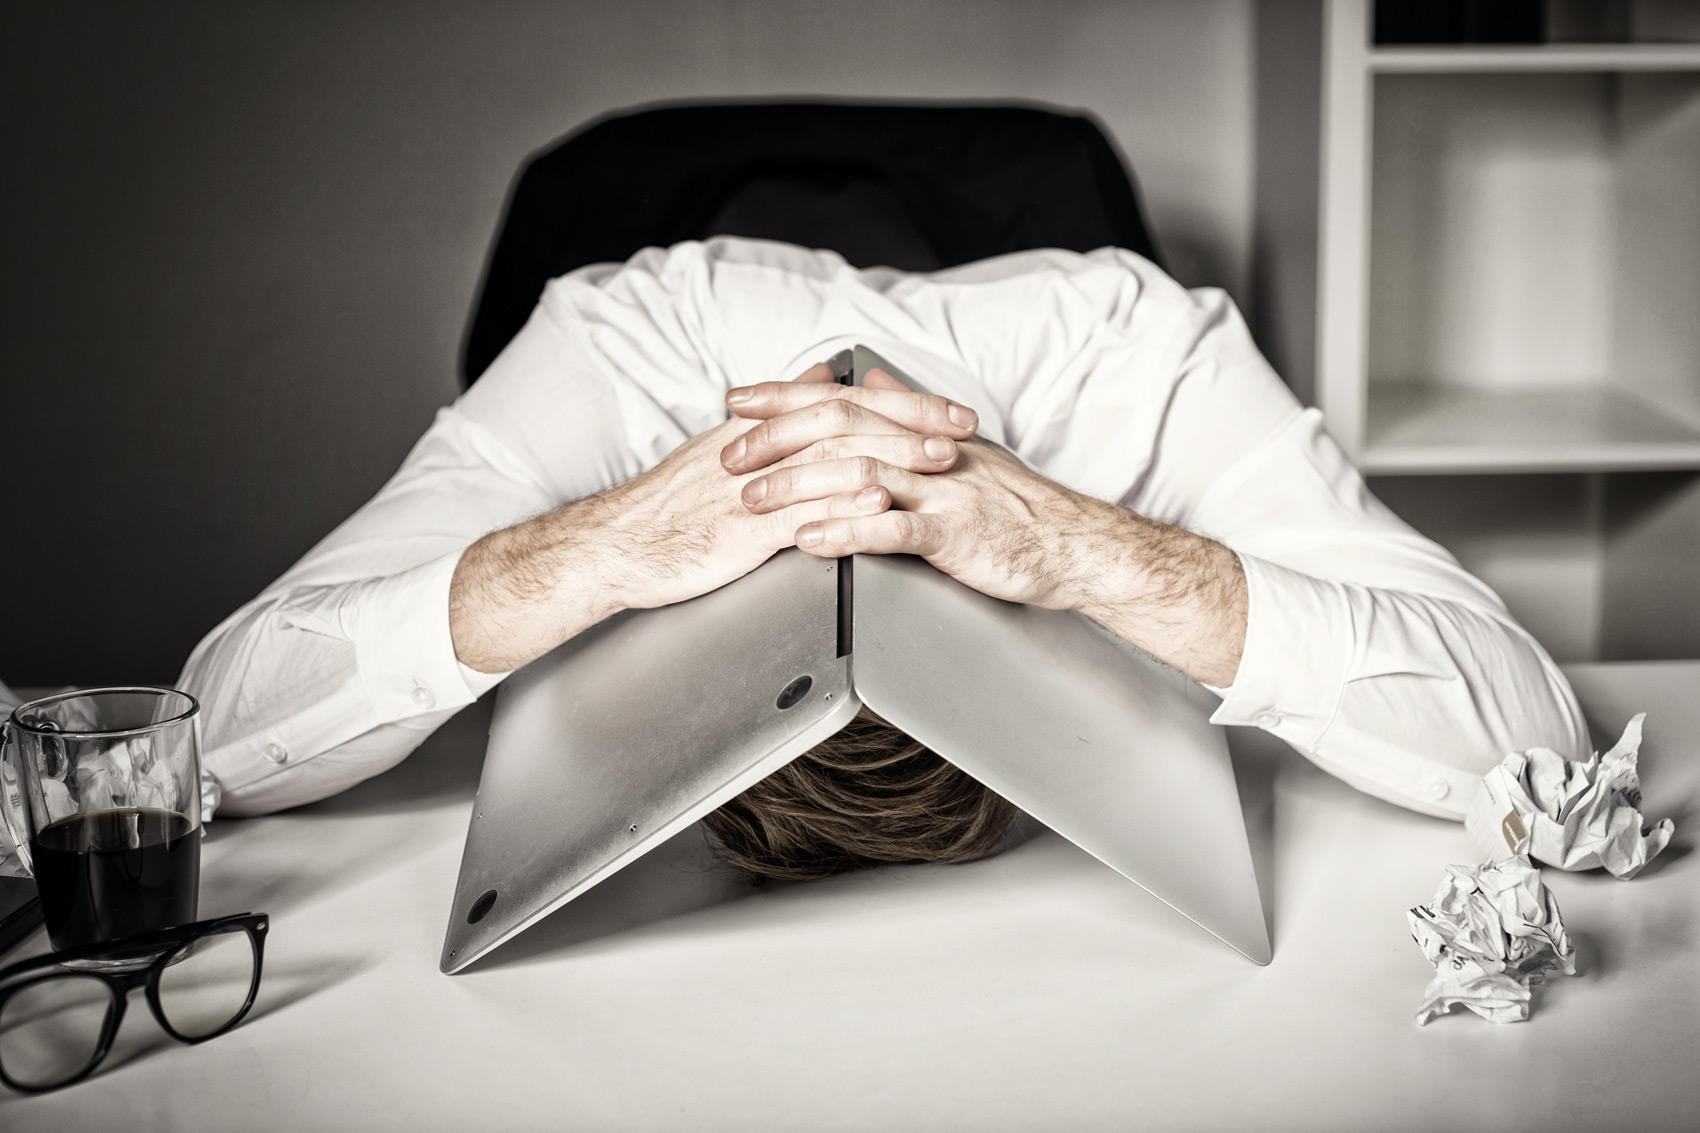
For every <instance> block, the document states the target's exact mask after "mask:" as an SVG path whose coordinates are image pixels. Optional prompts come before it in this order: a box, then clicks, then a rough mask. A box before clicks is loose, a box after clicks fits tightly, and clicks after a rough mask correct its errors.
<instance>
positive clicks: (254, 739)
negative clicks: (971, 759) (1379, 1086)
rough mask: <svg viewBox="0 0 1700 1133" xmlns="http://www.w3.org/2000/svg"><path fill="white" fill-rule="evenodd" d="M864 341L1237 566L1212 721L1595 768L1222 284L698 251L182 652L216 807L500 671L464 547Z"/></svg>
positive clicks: (1356, 745) (447, 434)
mask: <svg viewBox="0 0 1700 1133" xmlns="http://www.w3.org/2000/svg"><path fill="white" fill-rule="evenodd" d="M857 342H861V343H865V344H867V345H868V346H870V347H872V348H873V349H875V350H876V351H878V352H879V353H881V354H882V355H884V356H885V357H887V358H889V359H890V360H891V361H892V363H893V364H895V365H896V366H898V367H899V368H901V369H902V370H904V371H906V372H907V373H909V374H911V375H913V376H914V377H915V378H916V379H917V380H918V381H920V382H922V383H923V384H925V385H926V386H927V387H928V388H929V389H931V390H932V391H933V392H936V393H940V394H944V395H945V396H947V397H950V398H952V399H954V400H956V401H959V402H962V403H964V404H967V405H971V406H973V407H974V408H975V409H976V410H977V411H978V412H979V414H980V422H981V425H980V432H981V435H983V436H985V437H988V438H989V439H992V440H995V441H998V442H1000V443H1002V444H1004V445H1006V446H1007V447H1009V448H1010V449H1011V450H1013V451H1014V452H1015V453H1016V454H1017V455H1019V456H1020V457H1021V458H1022V459H1023V460H1024V461H1026V462H1027V463H1028V464H1029V465H1030V466H1031V467H1033V468H1034V469H1036V470H1037V471H1039V472H1040V473H1042V474H1044V475H1046V476H1048V477H1050V478H1052V479H1053V480H1056V481H1058V482H1060V483H1062V484H1065V485H1067V486H1069V487H1071V488H1074V489H1075V490H1077V491H1080V492H1084V493H1087V494H1089V495H1092V496H1096V497H1098V498H1100V499H1105V500H1114V501H1119V502H1120V503H1121V504H1123V505H1124V506H1126V507H1128V508H1131V509H1133V510H1134V511H1136V512H1139V513H1140V514H1142V515H1146V516H1149V517H1151V518H1153V519H1157V520H1161V521H1163V522H1166V523H1172V524H1177V525H1179V526H1181V527H1185V528H1187V529H1189V530H1192V531H1196V532H1199V533H1200V534H1203V535H1207V536H1209V537H1211V538H1213V539H1216V540H1218V541H1220V542H1221V543H1223V544H1224V545H1226V546H1227V547H1229V548H1231V549H1232V550H1233V551H1234V552H1235V553H1236V554H1237V555H1238V556H1239V558H1240V561H1241V563H1242V564H1243V565H1244V568H1245V576H1246V584H1247V587H1248V589H1249V593H1250V608H1249V615H1248V618H1249V621H1248V625H1247V630H1246V640H1245V652H1244V656H1243V657H1242V659H1241V661H1240V666H1239V671H1238V673H1237V675H1236V677H1235V679H1234V683H1233V685H1232V687H1230V688H1225V689H1217V690H1215V691H1216V692H1217V693H1218V694H1219V695H1220V696H1221V698H1222V703H1221V706H1220V707H1219V708H1218V709H1217V710H1216V712H1215V714H1214V716H1213V717H1212V719H1213V720H1214V721H1215V722H1216V723H1219V724H1249V725H1255V726H1257V727H1259V728H1262V729H1265V730H1266V731H1269V732H1272V733H1274V734H1275V735H1277V736H1280V737H1281V738H1282V739H1283V740H1285V741H1287V742H1288V743H1289V744H1291V745H1292V746H1293V747H1295V748H1297V749H1298V750H1299V751H1301V752H1303V753H1304V754H1305V755H1306V756H1308V757H1309V758H1310V759H1312V760H1314V761H1315V762H1316V763H1317V764H1318V765H1319V766H1321V767H1322V768H1324V769H1325V770H1327V771H1329V772H1330V773H1332V774H1334V775H1337V776H1339V777H1340V778H1342V779H1344V780H1346V781H1347V782H1349V783H1351V784H1352V785H1354V786H1356V787H1358V788H1360V789H1362V790H1364V791H1367V792H1369V793H1371V794H1374V795H1377V796H1380V797H1381V798H1384V799H1388V800H1390V801H1392V802H1395V803H1398V804H1399V805H1402V806H1406V807H1409V808H1411V809H1413V810H1418V811H1422V812H1424V813H1428V814H1434V815H1440V816H1445V817H1450V818H1461V817H1462V816H1463V814H1464V811H1465V810H1466V809H1467V807H1468V806H1469V803H1470V800H1471V798H1472V797H1473V795H1474V794H1475V791H1476V787H1477V785H1478V783H1479V782H1480V777H1481V775H1482V773H1483V772H1485V771H1486V770H1487V769H1488V768H1489V767H1491V766H1493V765H1494V764H1495V763H1497V762H1498V761H1499V759H1500V758H1502V756H1503V755H1504V754H1505V753H1506V752H1508V751H1511V750H1514V749H1523V748H1527V747H1532V746H1536V745H1544V746H1547V747H1551V748H1554V749H1556V750H1558V751H1560V752H1562V753H1565V754H1567V755H1571V756H1573V757H1580V756H1582V755H1584V754H1586V752H1587V750H1588V735H1587V729H1586V726H1585V725H1584V723H1583V719H1582V716H1581V712H1580V710H1579V709H1578V708H1577V705H1576V702H1575V699H1574V697H1573V696H1572V694H1571V692H1570V689H1569V686H1568V685H1567V684H1566V682H1565V680H1564V678H1563V677H1562V676H1561V675H1560V674H1559V672H1558V670H1557V668H1556V667H1555V666H1554V665H1553V663H1552V661H1551V660H1550V659H1549V658H1548V657H1547V655H1546V653H1545V651H1544V650H1542V648H1541V647H1540V646H1539V645H1538V644H1536V642H1535V641H1534V640H1533V639H1532V638H1531V637H1530V636H1529V635H1528V634H1527V633H1526V632H1525V631H1524V630H1523V629H1522V628H1521V627H1519V626H1518V625H1517V624H1516V623H1515V622H1514V621H1512V619H1511V617H1510V615H1509V614H1507V612H1506V610H1505V607H1504V605H1503V604H1502V603H1501V602H1500V600H1499V599H1498V597H1496V596H1495V595H1494V594H1493V592H1492V591H1490V590H1489V589H1488V588H1487V587H1486V586H1484V585H1483V584H1482V583H1481V582H1479V581H1477V580H1476V579H1475V578H1473V577H1471V576H1470V575H1469V574H1467V573H1465V571H1464V570H1463V569H1462V568H1461V567H1459V565H1458V564H1457V562H1456V561H1455V560H1454V559H1453V558H1452V557H1451V556H1450V555H1449V554H1447V553H1446V552H1445V551H1444V550H1442V549H1441V548H1440V547H1439V546H1437V545H1436V544H1434V543H1433V542H1431V541H1429V540H1428V539H1425V538H1423V537H1422V536H1421V535H1418V534H1417V533H1416V532H1415V531H1413V530H1412V529H1411V528H1410V527H1408V526H1407V525H1406V524H1405V523H1403V522H1402V521H1401V520H1399V519H1398V518H1397V517H1396V516H1394V515H1393V513H1392V512H1390V511H1388V510H1387V508H1386V507H1384V506H1383V505H1382V504H1381V503H1380V502H1379V501H1378V500H1376V499H1375V498H1374V497H1373V496H1371V495H1370V493H1369V491H1368V490H1367V488H1366V487H1365V485H1364V482H1363V479H1362V478H1361V477H1360V476H1359V475H1358V473H1357V471H1356V470H1355V469H1354V468H1353V467H1352V466H1351V465H1350V464H1349V463H1348V462H1347V460H1346V458H1345V456H1344V455H1343V454H1342V453H1341V451H1340V449H1339V448H1338V447H1337V446H1336V445H1335V443H1334V442H1333V440H1332V439H1330V438H1329V436H1328V435H1327V433H1326V432H1324V431H1323V423H1322V417H1321V415H1320V414H1319V413H1318V412H1317V411H1316V410H1313V409H1303V408H1301V407H1300V405H1299V403H1298V402H1297V401H1296V400H1295V399H1294V397H1293V396H1292V394H1291V393H1290V392H1289V391H1288V390H1287V388H1286V386H1284V385H1283V384H1282V383H1281V381H1280V379H1279V378H1277V377H1276V375H1275V373H1274V372H1273V371H1272V370H1271V369H1270V368H1269V366H1268V364H1267V363H1266V362H1265V361H1264V360H1263V358H1262V357H1261V356H1260V355H1259V354H1258V352H1257V349H1256V347H1255V346H1254V345H1253V344H1252V341H1251V336H1250V335H1249V333H1248V332H1247V330H1246V327H1245V324H1244V322H1243V321H1242V320H1241V318H1240V316H1239V314H1238V312H1237V311H1236V310H1235V309H1234V307H1233V305H1232V303H1231V302H1230V301H1229V300H1228V299H1227V297H1226V296H1225V295H1224V294H1222V293H1221V292H1220V291H1216V290H1211V289H1199V290H1194V291H1188V290H1186V289H1184V288H1182V287H1181V286H1179V285H1178V284H1176V283H1175V282H1174V281H1173V280H1171V279H1169V278H1168V277H1167V276H1166V275H1164V274H1163V273H1162V272H1161V271H1160V270H1158V269H1157V268H1156V267H1155V266H1154V265H1152V264H1151V263H1149V262H1147V261H1146V260H1143V259H1141V258H1140V257H1138V256H1136V255H1134V254H1132V253H1130V252H1124V251H1119V250H1114V249H1103V250H1100V251H1097V252H1094V253H1092V254H1090V255H1076V254H1073V253H1065V252H1053V251H1047V252H1033V253H1022V254H1018V255H1011V256H1005V257H1002V258H999V259H996V260H990V261H986V262H983V263H978V264H973V265H970V266H967V267H963V268H956V269H952V270H949V271H942V272H935V273H932V274H930V275H911V274H907V273H903V272H898V271H893V270H888V269H875V270H870V271H858V270H856V269H853V268H851V267H849V266H847V265H846V264H845V263H844V261H843V260H842V259H840V258H839V257H838V256H836V255H834V254H832V253H830V252H808V251H804V250H802V249H798V248H793V247H789V246H786V245H781V244H774V243H768V242H763V241H751V240H734V239H716V240H712V241H709V242H708V243H706V244H699V243H687V244H681V245H679V246H677V247H675V248H672V249H668V250H660V249H649V250H646V251H644V252H643V253H641V254H639V255H638V256H636V257H635V258H633V259H632V260H631V261H630V262H629V263H626V264H608V265H597V266H593V267H589V268H585V269H583V270H580V271H577V272H574V273H572V274H571V275H568V276H564V277H562V278H560V279H557V280H554V281H553V282H551V283H550V284H549V286H548V288H547V290H546V291H545V292H544V295H543V299H542V301H541V303H540V304H539V305H538V307H537V309H536V311H535V312H534V313H533V315H532V317H531V320H530V321H529V322H528V323H527V324H526V326H525V328H524V329H523V330H522V331H521V332H520V334H519V335H518V336H517V337H516V338H515V339H514V341H513V342H512V343H511V344H510V345H509V346H508V348H507V349H506V350H505V351H504V352H503V354H502V355H501V357H500V358H498V359H497V360H496V362H495V363H494V364H493V365H492V366H491V368H490V370H489V371H488V372H487V373H485V374H484V376H483V377H482V378H480V379H479V381H478V382H477V384H476V385H474V386H473V387H472V388H471V389H470V390H469V391H468V392H467V393H466V394H464V395H463V396H462V397H461V398H460V399H459V400H458V401H457V402H456V403H455V404H454V405H452V406H450V407H449V408H446V409H443V410H441V411H440V412H439V413H438V414H437V419H436V421H435V423H434V424H433V425H432V426H431V428H430V429H429V430H428V431H427V432H426V434H425V436H424V437H423V438H422V439H421V440H420V441H419V443H418V444H417V445H416V446H415V447H414V449H413V451H412V453H410V454H409V455H408V458H407V460H406V462H405V463H403V465H402V467H401V469H400V471H398V472H397V473H396V475H395V476H394V478H393V479H391V480H390V482H389V483H388V484H386V485H385V486H384V487H383V489H382V490H381V491H379V493H378V494H377V496H375V497H374V498H373V499H372V500H371V502H370V503H368V504H366V505H365V506H364V507H362V508H361V509H360V510H359V511H357V512H356V513H355V514H354V515H353V516H352V517H350V518H349V519H348V520H347V521H346V522H344V523H343V524H342V525H341V526H340V527H338V528H337V529H336V530H335V531H333V532H331V534H330V535H329V536H327V537H326V538H325V540H324V541H323V542H322V543H320V544H319V545H318V546H317V547H315V548H313V549H312V550H311V551H309V552H308V553H307V555H306V556H305V557H304V558H303V559H302V560H301V561H300V562H299V563H297V564H296V565H295V566H294V567H292V568H291V569H290V570H289V571H288V572H287V573H286V574H285V575H284V576H283V577H282V578H280V579H278V580H277V581H276V582H275V583H273V584H272V585H271V586H269V587H267V588H266V590H265V591H264V592H263V593H261V594H260V596H259V597H257V598H255V599H254V600H253V601H252V602H250V603H248V604H247V605H245V606H243V607H242V608H241V609H240V610H237V611H236V613H234V614H232V615H231V616H230V617H229V618H228V619H226V620H225V622H224V623H223V624H221V625H220V626H218V628H217V629H215V630H214V631H213V632H212V633H211V634H209V635H208V636H207V638H206V639H205V640H204V641H202V642H201V644H200V645H199V646H198V647H197V648H196V650H195V652H194V654H193V655H192V656H191V657H190V658H189V662H188V665H187V667H186V668H185V670H184V672H183V675H182V679H181V684H182V687H183V688H185V689H187V690H188V691H190V692H192V693H194V694H195V695H196V696H198V697H200V699H201V703H202V705H203V706H204V712H205V744H206V752H205V762H206V765H207V767H208V768H209V769H210V771H211V772H212V774H213V775H214V776H215V777H216V778H217V780H218V781H219V783H220V785H221V786H222V791H223V801H222V804H221V806H222V809H223V810H224V811H226V812H227V813H237V814H251V813H260V812H264V811H270V810H275V809H278V808H280V807H287V806H293V805H296V804H299V803H304V802H308V801H310V800H313V799H318V798H322V797H324V796H326V795H329V794H332V793H334V792H336V791H340V790H342V789H343V788H345V787H348V786H350V785H352V784H354V783H356V782H358V781H360V780H362V779H365V778H367V777H369V776H371V775H375V774H377V773H378V772H380V771H383V770H385V769H386V768H388V767H391V766H393V765H394V764H396V763H398V762H399V761H400V760H402V759H403V758H405V757H406V756H407V754H408V753H409V752H411V751H412V750H413V749H414V748H415V747H417V746H418V745H419V743H420V742H421V741H422V740H424V738H425V737H426V736H427V735H429V734H430V733H431V731H432V730H433V729H434V728H436V727H437V726H438V725H439V724H441V723H442V722H443V721H444V720H446V719H447V718H448V717H449V716H450V715H452V714H453V713H454V712H455V711H457V710H458V709H460V708H462V707H464V706H465V705H467V704H468V703H470V702H471V701H472V700H474V699H475V698H477V697H478V696H479V695H481V694H482V693H484V692H485V691H486V690H488V689H489V688H491V687H492V686H494V685H495V684H496V683H497V682H499V681H500V680H501V676H500V675H486V674H482V673H478V672H475V671H474V670H472V669H470V668H468V667H466V666H464V665H462V664H461V663H460V662H459V661H458V660H457V659H456V657H455V654H454V649H453V646H452V644H451V641H450V636H449V618H448V595H449V582H450V578H451V576H452V575H453V572H454V568H455V563H456V561H457V560H458V559H459V557H460V554H461V552H462V551H463V550H464V549H465V548H466V547H467V546H468V545H470V544H471V543H473V542H474V541H476V540H477V539H478V538H479V537H480V536H482V535H485V534H486V533H488V532H490V531H494V530H497V529H500V528H503V527H506V526H509V525H511V524H514V523H516V522H519V521H521V520H524V519H527V518H530V517H532V516H536V515H539V514H541V513H543V512H546V511H549V510H551V509H553V508H556V507H559V506H560V505H562V504H565V503H567V502H570V501H572V500H576V499H579V498H581V497H584V496H587V495H590V494H593V493H595V492H598V491H601V490H603V489H605V488H608V487H610V486H611V485H614V484H616V483H619V482H621V481H624V480H626V479H628V478H630V477H633V476H636V475H638V474H639V473H641V472H643V471H644V470H645V469H647V468H650V467H652V466H653V465H655V464H656V463H658V462H659V461H660V460H661V459H662V458H663V457H665V456H666V455H667V454H668V453H669V452H671V451H672V450H673V449H674V448H675V447H676V446H678V445H679V444H680V443H682V442H683V441H685V440H686V439H687V438H689V437H691V436H693V435H695V434H697V433H700V432H702V431H703V430H706V429H709V428H711V427H713V426H714V425H716V424H718V423H719V422H721V421H723V420H725V419H726V416H727V413H726V409H725V403H724V395H725V393H726V391H727V390H728V389H730V388H731V387H733V386H737V385H746V384H749V383H753V382H760V381H768V380H773V379H789V378H791V377H794V376H795V375H796V374H797V373H798V372H800V371H801V370H802V369H803V368H804V367H805V366H807V365H808V364H810V363H812V362H815V361H820V360H823V359H825V358H827V357H828V356H830V355H831V354H833V353H834V352H835V351H837V350H839V349H841V348H843V347H844V346H847V345H850V344H853V343H857ZM1034 758H1036V759H1042V758H1045V753H1043V752H1035V753H1034Z"/></svg>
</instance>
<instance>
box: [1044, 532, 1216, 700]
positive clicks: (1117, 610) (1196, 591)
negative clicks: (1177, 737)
mask: <svg viewBox="0 0 1700 1133" xmlns="http://www.w3.org/2000/svg"><path fill="white" fill-rule="evenodd" d="M1084 510H1085V511H1086V515H1085V516H1083V520H1084V522H1083V524H1082V527H1083V533H1082V534H1081V535H1080V536H1078V537H1076V538H1074V539H1071V540H1070V542H1071V543H1072V544H1073V545H1074V547H1073V553H1072V554H1071V556H1070V557H1071V559H1073V561H1074V565H1073V569H1072V570H1071V572H1070V573H1071V575H1072V576H1073V578H1074V580H1075V582H1074V585H1073V586H1072V587H1071V589H1072V590H1073V591H1074V601H1073V602H1072V603H1071V604H1072V605H1073V606H1074V607H1075V608H1076V609H1078V610H1080V612H1081V613H1083V614H1086V615H1087V616H1088V617H1090V618H1091V619H1092V620H1093V621H1096V622H1097V623H1098V624H1100V625H1102V626H1103V627H1104V628H1106V629H1108V630H1110V631H1111V632H1113V633H1115V634H1117V635H1119V636H1121V637H1123V638H1125V639H1126V640H1128V641H1130V642H1132V643H1133V644H1135V645H1137V646H1139V648H1141V649H1143V650H1145V651H1146V652H1147V653H1149V654H1151V655H1152V656H1153V657H1156V658H1157V659H1158V660H1160V661H1162V662H1163V663H1164V664H1167V665H1171V666H1173V667H1174V668H1176V669H1179V670H1180V671H1181V672H1183V673H1185V674H1187V675H1188V676H1189V677H1192V678H1193V679H1195V680H1199V681H1203V682H1205V683H1206V684H1212V685H1218V686H1221V685H1231V684H1233V682H1234V674H1235V673H1236V672H1237V671H1238V669H1239V664H1240V654H1241V652H1242V651H1243V650H1244V648H1245V635H1246V611H1247V598H1246V581H1245V572H1244V570H1243V569H1242V568H1241V566H1240V561H1239V557H1238V556H1237V555H1235V554H1234V553H1233V552H1232V551H1230V550H1229V549H1228V548H1226V547H1224V546H1223V545H1222V544H1220V543H1218V542H1216V541H1215V540H1213V539H1207V538H1205V537H1204V536H1202V535H1195V534H1193V533H1192V532H1190V531H1187V530H1184V529H1183V528H1179V527H1173V526H1170V525H1169V524H1166V523H1158V522H1157V521H1155V520H1151V519H1146V518H1145V517H1144V516H1141V515H1138V514H1135V513H1134V512H1131V511H1128V510H1127V509H1125V508H1120V507H1116V506H1114V505H1112V504H1105V503H1101V502H1099V501H1091V503H1090V504H1088V505H1087V506H1086V508H1085V509H1084Z"/></svg>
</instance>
